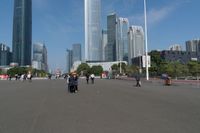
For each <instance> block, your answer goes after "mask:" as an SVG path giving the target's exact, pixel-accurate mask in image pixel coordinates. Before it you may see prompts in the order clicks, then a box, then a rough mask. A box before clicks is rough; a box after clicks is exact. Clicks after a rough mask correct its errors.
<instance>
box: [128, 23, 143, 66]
mask: <svg viewBox="0 0 200 133" xmlns="http://www.w3.org/2000/svg"><path fill="white" fill-rule="evenodd" d="M128 49H129V52H128V59H129V61H128V62H129V64H132V59H133V58H135V57H138V56H142V55H144V54H145V47H144V31H143V28H142V27H141V26H131V27H130V28H129V31H128Z"/></svg>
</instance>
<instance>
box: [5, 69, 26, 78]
mask: <svg viewBox="0 0 200 133" xmlns="http://www.w3.org/2000/svg"><path fill="white" fill-rule="evenodd" d="M27 72H28V71H27V69H26V68H25V67H14V68H11V69H9V70H8V71H7V74H8V75H11V76H15V74H19V75H21V74H25V73H27Z"/></svg>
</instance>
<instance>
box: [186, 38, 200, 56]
mask: <svg viewBox="0 0 200 133" xmlns="http://www.w3.org/2000/svg"><path fill="white" fill-rule="evenodd" d="M186 51H187V52H197V53H200V39H194V40H190V41H186Z"/></svg>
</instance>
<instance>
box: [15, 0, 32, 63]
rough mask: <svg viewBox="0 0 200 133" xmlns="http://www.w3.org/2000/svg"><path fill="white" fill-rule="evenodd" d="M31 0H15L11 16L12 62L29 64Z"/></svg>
mask: <svg viewBox="0 0 200 133" xmlns="http://www.w3.org/2000/svg"><path fill="white" fill-rule="evenodd" d="M31 46H32V0H15V1H14V17H13V62H16V63H19V65H20V66H26V65H31Z"/></svg>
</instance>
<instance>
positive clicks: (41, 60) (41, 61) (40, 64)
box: [32, 43, 48, 71]
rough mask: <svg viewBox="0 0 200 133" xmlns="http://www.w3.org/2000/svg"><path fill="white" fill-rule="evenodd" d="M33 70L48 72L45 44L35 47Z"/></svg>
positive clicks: (35, 45) (37, 44) (36, 44)
mask: <svg viewBox="0 0 200 133" xmlns="http://www.w3.org/2000/svg"><path fill="white" fill-rule="evenodd" d="M32 66H33V68H36V69H38V70H44V71H48V64H47V49H46V46H45V44H43V43H35V44H34V45H33V63H32Z"/></svg>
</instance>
